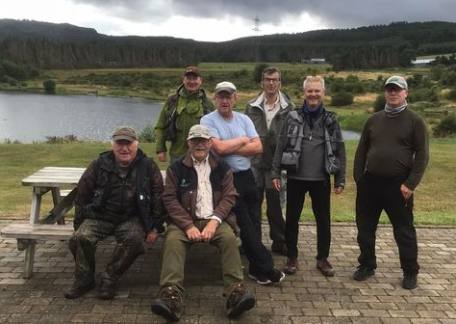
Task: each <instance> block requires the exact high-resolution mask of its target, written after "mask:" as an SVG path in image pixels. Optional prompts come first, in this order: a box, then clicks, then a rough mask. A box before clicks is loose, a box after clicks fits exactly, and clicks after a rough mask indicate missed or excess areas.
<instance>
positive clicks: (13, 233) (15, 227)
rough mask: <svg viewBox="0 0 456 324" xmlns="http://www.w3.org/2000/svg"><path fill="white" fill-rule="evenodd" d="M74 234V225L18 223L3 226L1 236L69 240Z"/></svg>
mask: <svg viewBox="0 0 456 324" xmlns="http://www.w3.org/2000/svg"><path fill="white" fill-rule="evenodd" d="M72 234H73V225H72V224H66V225H49V224H18V223H13V224H10V225H7V226H6V227H4V228H2V230H1V236H2V237H4V238H16V239H25V240H68V239H69V238H70V237H71V235H72Z"/></svg>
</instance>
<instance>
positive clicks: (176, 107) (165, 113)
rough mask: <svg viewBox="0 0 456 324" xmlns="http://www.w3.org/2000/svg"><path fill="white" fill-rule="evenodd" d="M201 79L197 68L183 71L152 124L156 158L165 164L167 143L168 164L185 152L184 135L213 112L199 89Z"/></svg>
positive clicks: (192, 67) (186, 148) (202, 91)
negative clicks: (178, 82) (154, 123)
mask: <svg viewBox="0 0 456 324" xmlns="http://www.w3.org/2000/svg"><path fill="white" fill-rule="evenodd" d="M202 84H203V77H202V76H201V72H200V70H199V69H198V68H197V67H196V66H188V67H187V68H185V71H184V75H183V77H182V85H181V86H179V88H178V89H177V91H176V93H175V94H173V95H171V96H169V97H168V99H167V100H166V102H165V105H164V106H163V108H162V111H161V113H160V116H159V117H158V121H157V124H156V125H155V143H156V151H157V157H158V160H159V161H160V162H166V152H167V148H166V142H171V145H170V149H169V156H170V158H171V162H173V161H174V160H176V159H177V158H179V157H180V156H182V155H184V154H185V153H186V152H187V150H188V147H187V141H186V138H187V134H188V131H189V130H190V127H192V126H193V125H195V124H199V121H200V119H201V117H202V116H203V115H205V114H208V113H210V112H211V111H213V110H214V104H213V103H212V101H211V100H210V99H209V98H207V97H206V93H205V91H204V90H203V89H202V88H201V85H202Z"/></svg>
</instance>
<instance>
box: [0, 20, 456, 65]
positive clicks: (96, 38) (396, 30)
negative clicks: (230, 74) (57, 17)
mask: <svg viewBox="0 0 456 324" xmlns="http://www.w3.org/2000/svg"><path fill="white" fill-rule="evenodd" d="M450 52H456V23H450V22H416V23H407V22H396V23H391V24H389V25H376V26H369V27H360V28H352V29H329V30H318V31H311V32H305V33H296V34H276V35H267V36H258V37H247V38H240V39H235V40H232V41H227V42H219V43H215V42H197V41H194V40H190V39H179V38H173V37H138V36H125V37H119V36H107V35H103V34H99V33H97V31H96V30H94V29H91V28H83V27H77V26H73V25H70V24H52V23H45V22H37V21H29V20H21V21H19V20H11V19H0V61H10V62H14V63H16V64H21V65H27V66H30V67H33V68H39V69H42V68H44V69H49V68H62V69H67V68H106V67H168V66H169V67H176V66H185V65H188V64H197V63H198V62H252V61H261V62H303V61H305V60H308V59H310V58H325V59H326V61H327V62H329V63H331V64H332V65H333V68H334V69H335V70H343V69H366V68H384V67H393V66H407V65H409V64H410V60H411V59H413V58H415V57H416V56H417V55H432V54H441V53H450Z"/></svg>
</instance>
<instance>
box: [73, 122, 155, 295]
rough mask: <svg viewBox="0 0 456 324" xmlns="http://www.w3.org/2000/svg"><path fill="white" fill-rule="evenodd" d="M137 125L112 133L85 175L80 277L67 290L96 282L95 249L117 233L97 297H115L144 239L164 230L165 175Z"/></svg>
mask: <svg viewBox="0 0 456 324" xmlns="http://www.w3.org/2000/svg"><path fill="white" fill-rule="evenodd" d="M138 144H139V143H138V136H137V135H136V132H135V130H134V129H132V128H129V127H121V128H119V129H117V130H116V131H115V132H114V134H113V135H112V150H111V151H107V152H104V153H101V154H100V156H99V158H98V159H97V160H95V161H93V162H92V163H91V164H90V165H89V167H88V168H87V170H86V171H85V172H84V174H83V175H82V177H81V179H80V180H79V183H78V194H77V196H76V199H75V207H76V213H75V220H74V229H75V233H74V234H73V237H72V238H71V240H70V243H69V246H70V250H71V253H72V254H73V256H74V260H75V280H74V283H73V285H72V287H71V288H70V289H69V290H68V291H67V292H65V297H66V298H68V299H74V298H79V297H80V296H82V295H83V294H85V293H86V292H88V291H90V290H92V289H93V288H94V287H95V249H96V246H97V243H98V242H99V241H102V240H104V239H105V238H106V237H107V236H109V235H114V237H115V239H116V241H117V245H116V247H115V249H114V252H113V255H112V258H111V261H110V262H109V263H108V265H107V267H106V270H105V272H103V273H102V274H101V285H100V288H99V293H98V297H99V298H101V299H112V298H113V297H114V295H115V287H116V283H117V281H118V279H119V278H120V276H121V275H122V274H123V273H124V272H125V271H126V270H127V269H128V268H129V267H130V265H131V264H132V263H133V262H134V261H135V259H136V258H137V257H138V256H139V255H141V254H143V253H144V251H145V250H144V246H143V241H144V240H145V241H146V242H147V243H154V242H155V240H156V239H157V233H158V232H161V231H163V225H162V224H163V207H162V202H161V194H162V192H163V179H162V176H161V173H160V170H159V169H158V167H157V165H156V164H155V162H154V161H153V160H151V159H149V158H148V157H147V156H146V155H145V154H144V153H143V152H142V151H141V150H140V149H138Z"/></svg>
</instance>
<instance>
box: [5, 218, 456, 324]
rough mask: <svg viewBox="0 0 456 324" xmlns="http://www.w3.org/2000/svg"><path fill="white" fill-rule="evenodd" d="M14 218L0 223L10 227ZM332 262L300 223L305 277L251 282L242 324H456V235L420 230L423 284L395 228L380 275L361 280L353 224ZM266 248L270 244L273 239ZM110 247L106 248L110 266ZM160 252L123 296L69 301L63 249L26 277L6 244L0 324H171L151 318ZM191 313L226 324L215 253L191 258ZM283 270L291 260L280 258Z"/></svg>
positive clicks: (42, 247)
mask: <svg viewBox="0 0 456 324" xmlns="http://www.w3.org/2000/svg"><path fill="white" fill-rule="evenodd" d="M6 223H7V221H0V226H4V225H5V224H6ZM332 233H333V244H332V249H331V258H330V260H331V262H332V263H333V265H334V266H335V269H336V276H335V277H333V278H325V277H323V276H322V275H320V273H319V272H318V271H317V270H316V268H315V260H314V255H315V248H316V247H315V227H314V225H312V224H309V225H307V224H305V225H302V226H301V232H300V241H299V243H300V255H299V259H300V270H299V271H298V273H297V274H296V275H295V276H288V277H287V278H285V280H284V281H283V282H282V284H281V285H278V286H271V287H261V286H259V285H256V284H255V283H253V282H252V281H250V280H249V279H246V281H247V284H248V286H249V288H251V290H252V291H254V292H255V294H256V297H257V307H256V308H254V309H253V310H252V311H250V312H248V313H245V314H244V315H243V316H242V317H241V318H240V319H239V320H237V321H233V322H234V323H369V324H376V323H383V324H387V323H394V324H396V323H397V324H402V323H417V324H418V323H420V324H425V323H429V324H431V323H432V324H435V323H456V228H443V227H442V228H435V227H434V228H430V227H429V228H427V227H420V228H418V239H419V253H420V255H419V261H420V263H421V268H422V269H421V273H420V276H419V287H418V288H417V289H415V290H413V291H407V290H404V289H402V288H401V287H400V283H401V278H402V273H401V269H400V268H399V262H398V254H397V249H396V245H395V243H394V239H393V236H392V231H391V227H389V226H385V227H381V228H379V231H378V242H377V254H378V265H379V268H378V269H377V272H376V275H375V277H372V278H370V279H369V280H367V281H366V282H362V283H359V282H355V281H353V280H352V279H351V274H352V272H353V270H354V269H355V266H356V258H357V254H358V247H357V244H356V238H355V235H356V229H355V227H354V226H352V225H351V224H347V225H339V224H337V225H335V226H333V228H332ZM265 242H267V244H269V243H268V241H267V239H266V238H265ZM112 247H113V244H112V242H107V243H103V244H101V245H100V246H99V248H98V252H97V255H98V257H99V259H100V260H99V263H98V264H99V265H100V266H99V267H98V269H103V265H104V264H106V261H107V258H108V256H109V254H110V253H111V251H112ZM159 254H160V253H159V245H158V246H155V247H152V248H149V249H148V251H147V253H146V255H144V256H142V257H140V258H139V259H138V260H137V262H136V263H135V264H134V266H133V267H132V268H131V269H130V270H129V271H128V273H127V274H126V275H125V276H124V277H123V279H122V281H121V283H120V287H119V295H118V296H117V297H116V298H115V299H114V300H112V301H102V300H98V299H97V298H96V297H95V294H93V293H91V294H88V295H86V296H84V297H83V298H81V299H78V300H66V299H65V298H64V297H63V291H64V290H65V289H67V288H68V287H69V286H70V284H71V282H72V271H73V261H72V258H71V255H70V253H69V251H68V250H67V246H66V243H65V242H45V243H39V244H38V245H37V253H36V257H35V259H36V263H35V274H34V276H33V278H32V279H29V280H24V279H22V277H21V275H22V270H23V252H18V251H17V249H16V242H15V241H14V240H4V239H0V323H164V321H163V320H162V319H161V318H159V317H157V316H155V315H153V314H151V312H150V308H149V305H150V301H151V299H152V298H153V296H155V294H156V292H157V289H158V287H157V282H158V275H159V266H160V260H159ZM189 255H190V257H189V262H188V265H187V268H186V269H187V278H186V282H185V285H186V288H187V289H186V308H185V313H184V316H183V318H182V319H181V321H180V322H181V323H228V322H229V321H228V320H227V319H226V317H225V314H224V299H223V298H222V296H221V294H222V281H221V274H220V265H219V264H218V255H217V253H216V251H215V250H214V248H212V247H210V246H209V247H208V246H204V245H200V246H194V247H193V248H192V249H191V253H190V254H189ZM274 259H275V262H276V264H277V265H278V266H280V267H282V265H283V263H284V261H285V258H284V257H282V256H278V255H275V256H274Z"/></svg>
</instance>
